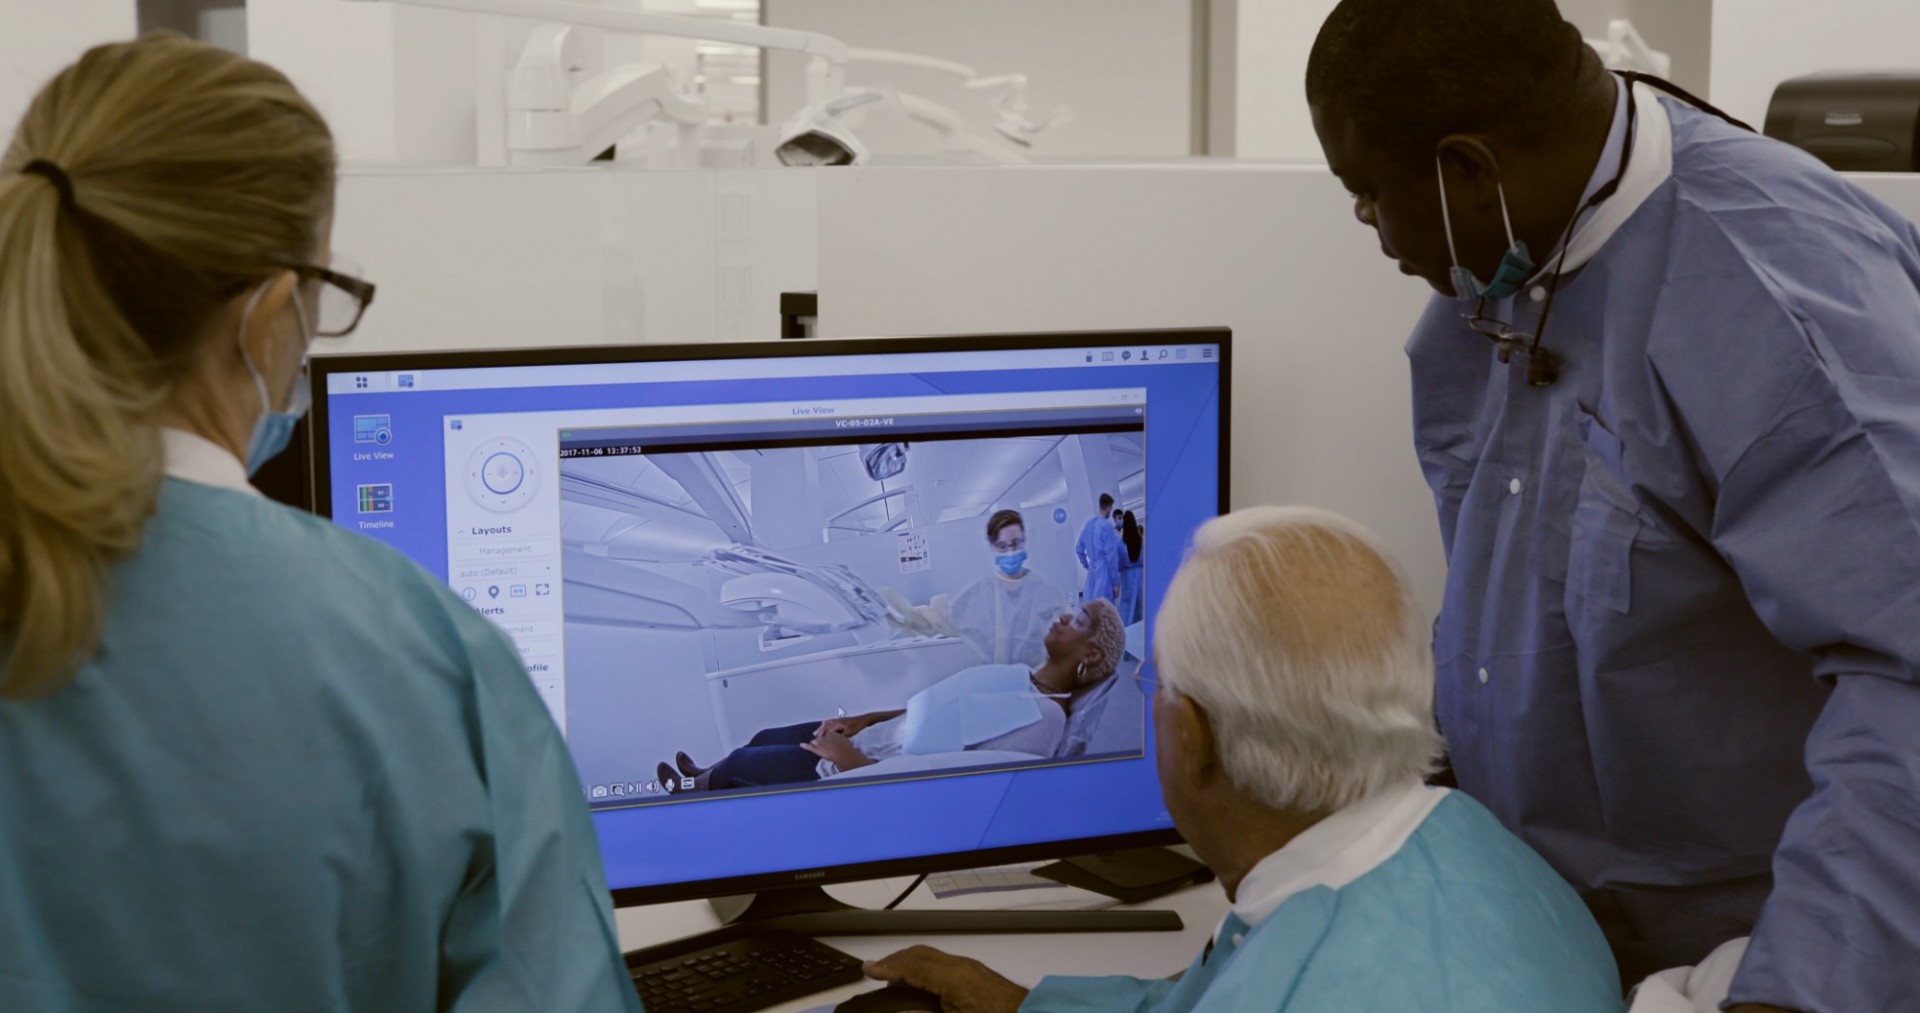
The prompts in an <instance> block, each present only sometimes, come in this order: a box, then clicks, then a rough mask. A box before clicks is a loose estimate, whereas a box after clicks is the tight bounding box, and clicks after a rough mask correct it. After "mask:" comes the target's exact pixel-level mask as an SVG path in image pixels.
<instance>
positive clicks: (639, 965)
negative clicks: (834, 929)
mask: <svg viewBox="0 0 1920 1013" xmlns="http://www.w3.org/2000/svg"><path fill="white" fill-rule="evenodd" d="M721 936H722V937H723V938H721V939H719V940H717V941H716V940H715V939H714V938H713V937H712V936H703V937H700V938H698V939H694V940H688V941H686V942H685V943H682V944H677V945H669V946H665V947H656V948H654V949H651V950H641V951H636V952H635V953H631V954H628V955H627V970H628V972H629V973H631V974H632V975H633V987H634V989H635V991H637V992H639V993H640V1002H641V1004H642V1005H644V1006H646V1008H647V1013H752V1011H753V1010H759V1009H766V1008H767V1007H768V1006H773V1005H776V1004H778V1003H783V1002H786V1001H787V1000H789V999H798V998H800V997H801V996H806V995H812V994H813V993H815V992H822V991H825V990H827V989H829V988H833V987H834V986H836V985H845V984H848V983H850V982H855V981H859V980H860V978H861V973H860V960H859V958H857V957H854V956H851V955H849V954H845V953H842V952H840V951H839V950H836V949H834V948H833V947H831V946H828V945H826V944H825V943H822V942H819V941H817V940H814V939H812V938H809V937H807V936H803V935H800V934H799V933H797V932H788V931H784V930H780V929H766V930H756V931H753V932H751V933H750V934H739V935H736V934H734V933H728V932H723V933H721ZM727 937H731V938H727Z"/></svg>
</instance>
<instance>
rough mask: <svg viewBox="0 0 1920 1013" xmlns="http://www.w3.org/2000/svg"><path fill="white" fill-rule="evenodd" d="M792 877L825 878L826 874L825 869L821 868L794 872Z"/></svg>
mask: <svg viewBox="0 0 1920 1013" xmlns="http://www.w3.org/2000/svg"><path fill="white" fill-rule="evenodd" d="M793 878H794V879H825V878H827V874H826V872H825V870H822V871H820V872H796V873H794V874H793Z"/></svg>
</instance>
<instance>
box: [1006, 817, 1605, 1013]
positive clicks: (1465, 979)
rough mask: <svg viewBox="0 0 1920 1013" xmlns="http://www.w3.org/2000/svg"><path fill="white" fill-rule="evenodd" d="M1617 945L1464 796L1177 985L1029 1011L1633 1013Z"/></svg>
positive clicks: (1065, 984)
mask: <svg viewBox="0 0 1920 1013" xmlns="http://www.w3.org/2000/svg"><path fill="white" fill-rule="evenodd" d="M1625 1008H1626V1003H1625V1001H1624V1000H1623V999H1622V997H1621V994H1620V979H1619V977H1618V975H1617V974H1616V972H1615V971H1614V964H1613V955H1612V953H1610V952H1609V951H1608V949H1607V943H1606V940H1605V938H1604V937H1602V936H1601V934H1600V929H1599V927H1598V926H1597V925H1595V924H1594V921H1593V917H1592V915H1590V914H1588V913H1587V909H1586V907H1585V905H1583V904H1582V903H1581V902H1580V899H1579V897H1578V896H1576V895H1575V894H1574V892H1573V890H1572V888H1570V887H1569V886H1568V885H1567V884H1566V882H1565V881H1563V880H1562V879H1561V878H1560V877H1559V875H1558V874H1556V873H1555V872H1554V871H1553V870H1552V869H1551V868H1550V867H1548V865H1547V864H1546V862H1545V861H1543V860H1542V859H1541V858H1540V857H1539V856H1538V855H1536V854H1534V853H1533V852H1532V851H1531V850H1530V849H1528V848H1527V846H1526V845H1524V844H1522V843H1520V841H1519V840H1518V839H1516V838H1515V837H1514V836H1513V835H1512V834H1509V833H1508V832H1507V831H1506V830H1505V829H1503V828H1502V827H1501V826H1500V824H1499V822H1498V821H1496V820H1495V819H1494V818H1493V816H1492V814H1490V813H1488V812H1487V810H1486V809H1484V808H1482V807H1481V806H1480V804H1479V803H1477V802H1474V801H1473V800H1472V799H1469V798H1467V797H1466V796H1465V795H1462V794H1461V793H1459V792H1453V793H1451V794H1449V795H1448V796H1447V797H1446V798H1444V799H1441V800H1440V802H1439V804H1438V805H1436V806H1435V807H1434V810H1433V812H1432V813H1430V814H1429V815H1428V816H1427V818H1426V820H1425V821H1424V822H1423V823H1421V825H1420V827H1419V829H1417V830H1415V831H1414V833H1413V836H1412V837H1410V838H1408V840H1407V842H1406V844H1404V845H1403V846H1402V847H1401V848H1400V850H1399V851H1398V852H1397V853H1395V854H1394V856H1393V857H1392V858H1389V859H1388V860H1387V861H1386V862H1384V863H1383V864H1381V865H1379V866H1378V867H1376V868H1374V869H1373V870H1372V871H1370V872H1367V873H1366V874H1365V875H1362V876H1361V877H1360V878H1358V879H1356V880H1354V881H1353V882H1351V883H1348V884H1347V885H1346V886H1344V887H1342V888H1340V889H1337V890H1336V889H1331V888H1329V887H1325V886H1316V887H1313V888H1311V889H1308V890H1305V891H1302V892H1300V893H1297V894H1294V895H1293V896H1291V897H1289V898H1287V900H1286V901H1285V902H1284V903H1282V904H1281V905H1280V907H1279V908H1278V909H1277V910H1275V911H1274V913H1273V914H1271V915H1269V916H1267V918H1266V919H1265V920H1263V921H1261V922H1260V923H1259V924H1258V925H1255V926H1252V927H1248V926H1247V924H1246V923H1245V922H1243V921H1241V920H1240V919H1239V917H1238V916H1235V915H1229V916H1228V918H1227V923H1226V924H1225V925H1223V926H1222V927H1221V929H1220V932H1219V934H1218V936H1217V938H1216V941H1215V942H1214V943H1213V944H1212V945H1210V946H1209V947H1208V948H1207V950H1206V951H1205V952H1203V953H1202V954H1201V955H1200V957H1199V958H1198V959H1196V960H1195V961H1194V962H1193V965H1192V966H1191V967H1189V968H1188V969H1187V971H1186V973H1185V974H1183V975H1182V976H1181V979H1180V981H1179V982H1178V983H1175V982H1171V981H1166V980H1154V979H1140V978H1127V977H1117V976H1116V977H1105V978H1067V977H1056V978H1047V979H1046V980H1044V981H1042V982H1041V983H1040V985H1039V987H1037V988H1035V989H1034V990H1033V991H1032V992H1031V993H1030V994H1029V995H1028V996H1027V999H1026V1002H1024V1003H1023V1004H1021V1007H1020V1009H1021V1013H1149V1011H1151V1013H1188V1011H1208V1013H1213V1011H1219V1013H1228V1011H1231V1013H1279V1011H1284V1013H1352V1011H1355V1010H1393V1011H1394V1013H1422V1011H1424V1013H1506V1011H1513V1013H1522V1011H1524V1013H1536V1011H1539V1010H1555V1011H1557V1013H1621V1011H1622V1010H1624V1009H1625Z"/></svg>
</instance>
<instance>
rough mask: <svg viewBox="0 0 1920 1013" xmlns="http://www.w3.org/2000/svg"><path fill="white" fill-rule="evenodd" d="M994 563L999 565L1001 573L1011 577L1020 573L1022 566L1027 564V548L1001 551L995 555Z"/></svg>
mask: <svg viewBox="0 0 1920 1013" xmlns="http://www.w3.org/2000/svg"><path fill="white" fill-rule="evenodd" d="M993 565H994V566H997V567H999V568H1000V572H1001V573H1004V574H1006V575H1007V576H1009V577H1011V576H1013V575H1014V574H1016V573H1019V572H1020V568H1021V567H1023V566H1026V565H1027V550H1025V549H1021V550H1020V551H1019V552H1002V553H999V554H997V555H995V556H994V557H993Z"/></svg>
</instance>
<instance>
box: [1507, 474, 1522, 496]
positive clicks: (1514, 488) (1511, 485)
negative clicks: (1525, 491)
mask: <svg viewBox="0 0 1920 1013" xmlns="http://www.w3.org/2000/svg"><path fill="white" fill-rule="evenodd" d="M1507 491H1508V492H1510V493H1512V494H1514V495H1515V496H1518V495H1520V480H1519V479H1517V478H1516V479H1514V480H1513V481H1511V482H1508V483H1507Z"/></svg>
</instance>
